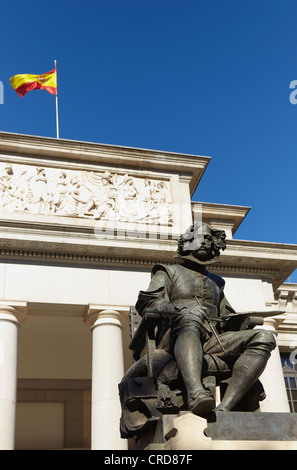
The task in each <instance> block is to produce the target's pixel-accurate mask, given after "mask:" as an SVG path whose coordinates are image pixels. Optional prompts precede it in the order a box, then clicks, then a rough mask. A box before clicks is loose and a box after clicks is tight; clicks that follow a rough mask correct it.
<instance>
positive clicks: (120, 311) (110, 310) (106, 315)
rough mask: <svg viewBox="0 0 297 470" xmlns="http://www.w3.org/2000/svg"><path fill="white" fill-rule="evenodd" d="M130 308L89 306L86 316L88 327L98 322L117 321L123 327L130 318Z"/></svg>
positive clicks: (101, 305)
mask: <svg viewBox="0 0 297 470" xmlns="http://www.w3.org/2000/svg"><path fill="white" fill-rule="evenodd" d="M128 313H129V307H127V306H124V305H103V304H89V305H88V306H87V308H86V311H85V314H84V323H85V325H86V326H93V325H94V323H95V322H96V321H97V320H104V319H105V320H106V321H107V322H108V321H111V322H112V321H116V322H119V323H120V324H121V325H122V324H123V323H124V321H125V319H126V318H127V317H128Z"/></svg>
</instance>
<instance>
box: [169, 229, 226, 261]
mask: <svg viewBox="0 0 297 470" xmlns="http://www.w3.org/2000/svg"><path fill="white" fill-rule="evenodd" d="M225 239H226V233H225V231H224V230H218V229H215V228H213V227H211V226H210V225H208V224H206V223H204V222H196V223H195V224H193V225H191V227H189V228H188V230H186V232H185V233H184V234H183V235H181V236H180V237H179V239H178V248H177V252H178V253H179V254H180V255H183V256H186V255H190V254H191V255H192V256H194V257H195V258H196V259H197V260H198V261H208V260H211V259H213V258H215V257H216V256H219V255H220V250H225V248H226V243H225Z"/></svg>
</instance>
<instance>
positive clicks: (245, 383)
mask: <svg viewBox="0 0 297 470" xmlns="http://www.w3.org/2000/svg"><path fill="white" fill-rule="evenodd" d="M274 347H275V342H274V338H273V335H272V333H270V332H266V331H264V330H257V331H256V332H255V330H253V332H252V331H251V338H250V341H247V343H246V345H245V351H244V352H243V353H242V354H241V355H240V356H239V357H238V359H237V360H236V362H235V364H234V366H233V370H232V376H231V379H230V382H229V384H228V387H227V390H226V392H225V394H224V396H223V399H222V401H221V403H220V404H219V406H218V407H217V410H218V411H230V410H232V409H233V408H234V407H235V406H236V405H237V403H239V401H240V400H241V399H242V398H243V396H244V395H245V394H246V392H247V391H248V390H249V389H250V387H251V386H252V385H253V384H254V383H255V382H256V380H257V379H258V378H259V377H260V375H261V374H262V372H263V371H264V369H265V366H266V363H267V360H268V359H269V357H270V353H271V351H272V349H274Z"/></svg>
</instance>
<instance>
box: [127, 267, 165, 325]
mask: <svg viewBox="0 0 297 470" xmlns="http://www.w3.org/2000/svg"><path fill="white" fill-rule="evenodd" d="M170 287H171V275H170V272H169V270H168V268H166V267H165V266H163V265H156V266H155V267H154V268H153V270H152V277H151V281H150V284H149V286H148V289H147V290H146V291H140V292H139V295H138V300H137V302H136V305H135V308H136V310H137V312H138V313H139V315H141V316H143V315H144V313H145V310H146V309H147V308H150V309H158V307H160V305H161V304H162V303H164V302H170Z"/></svg>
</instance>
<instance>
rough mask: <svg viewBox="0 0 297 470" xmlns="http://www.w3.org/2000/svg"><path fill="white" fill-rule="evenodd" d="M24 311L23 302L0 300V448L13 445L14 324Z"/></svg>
mask: <svg viewBox="0 0 297 470" xmlns="http://www.w3.org/2000/svg"><path fill="white" fill-rule="evenodd" d="M26 315H27V303H26V302H13V303H12V302H11V303H8V302H1V301H0V450H13V449H14V442H15V411H16V393H17V353H18V328H19V326H20V324H21V323H23V322H24V321H25V318H26Z"/></svg>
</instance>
